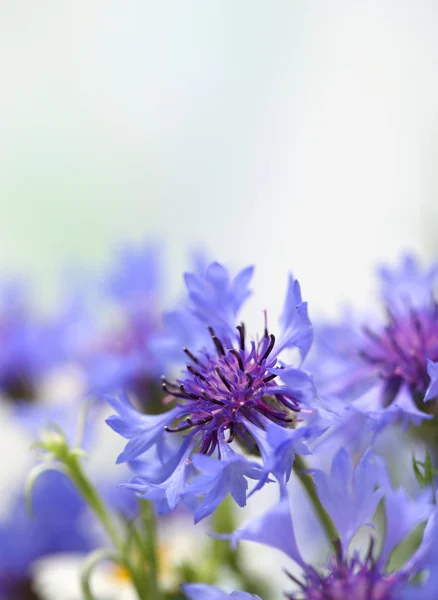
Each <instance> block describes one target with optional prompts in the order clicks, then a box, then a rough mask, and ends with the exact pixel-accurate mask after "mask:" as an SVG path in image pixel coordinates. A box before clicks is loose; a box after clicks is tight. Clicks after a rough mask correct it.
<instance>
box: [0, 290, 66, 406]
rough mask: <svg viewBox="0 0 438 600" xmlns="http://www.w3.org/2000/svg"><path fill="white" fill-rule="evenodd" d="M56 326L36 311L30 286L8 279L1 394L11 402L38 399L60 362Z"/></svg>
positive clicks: (0, 329)
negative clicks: (46, 381) (40, 389)
mask: <svg viewBox="0 0 438 600" xmlns="http://www.w3.org/2000/svg"><path fill="white" fill-rule="evenodd" d="M61 337H62V336H61V332H60V330H59V328H58V327H57V324H56V323H54V322H52V321H50V320H49V319H45V318H43V317H41V316H40V315H37V314H36V312H35V307H34V306H33V305H32V303H31V302H30V292H29V288H28V286H26V285H25V284H24V282H23V281H19V280H9V281H7V282H5V283H3V284H2V286H1V288H0V393H1V395H2V396H3V397H4V398H5V399H7V400H8V401H10V402H14V403H16V402H18V403H25V402H29V401H33V400H35V399H36V398H37V396H38V388H39V386H40V384H41V382H42V381H43V380H44V378H45V377H46V376H47V374H48V373H49V372H50V371H51V370H52V369H54V368H55V366H56V365H58V364H59V362H60V352H59V349H60V344H61Z"/></svg>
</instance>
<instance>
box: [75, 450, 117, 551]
mask: <svg viewBox="0 0 438 600" xmlns="http://www.w3.org/2000/svg"><path fill="white" fill-rule="evenodd" d="M66 467H67V470H68V473H69V475H70V477H71V479H72V480H73V482H74V484H75V485H76V487H77V488H78V490H79V492H80V493H81V494H82V496H83V498H84V500H85V501H86V502H87V504H88V505H89V506H90V507H91V508H92V509H93V511H94V513H95V514H96V516H97V517H98V518H99V520H100V522H101V523H102V525H103V526H104V528H105V531H106V532H107V534H108V536H109V538H110V539H111V541H112V543H113V544H114V547H115V548H117V549H118V550H120V551H121V550H123V544H122V541H121V539H120V537H119V534H118V532H117V530H116V528H115V527H114V525H113V522H112V519H111V517H110V515H109V513H108V511H107V509H106V507H105V505H104V503H103V501H102V499H101V498H100V496H99V494H98V493H97V492H96V490H95V488H94V487H93V485H92V484H91V483H90V482H89V481H88V479H87V477H86V476H85V475H84V473H83V471H82V468H81V466H80V463H79V460H78V458H77V457H75V456H70V457H69V460H68V462H66Z"/></svg>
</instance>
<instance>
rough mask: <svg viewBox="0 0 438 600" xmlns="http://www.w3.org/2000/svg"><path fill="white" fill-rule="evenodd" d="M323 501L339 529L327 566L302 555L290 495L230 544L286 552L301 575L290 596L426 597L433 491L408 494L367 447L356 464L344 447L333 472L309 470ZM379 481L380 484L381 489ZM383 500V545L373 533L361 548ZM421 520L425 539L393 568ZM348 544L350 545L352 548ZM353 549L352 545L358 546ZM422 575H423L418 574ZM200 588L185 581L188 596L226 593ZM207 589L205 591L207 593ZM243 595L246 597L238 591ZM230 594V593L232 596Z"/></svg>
mask: <svg viewBox="0 0 438 600" xmlns="http://www.w3.org/2000/svg"><path fill="white" fill-rule="evenodd" d="M311 473H312V474H313V477H314V479H315V484H316V488H317V491H318V494H319V497H320V500H321V502H322V504H323V506H324V508H325V509H326V510H327V512H328V513H329V515H330V516H331V518H332V520H333V522H334V524H335V525H336V527H337V530H338V532H339V539H338V540H336V541H335V543H334V547H335V550H334V551H333V550H332V552H331V553H330V555H329V557H328V560H327V563H326V565H325V567H321V566H320V567H314V566H312V565H310V564H308V563H307V562H306V561H305V560H304V558H303V557H302V555H301V553H300V550H299V548H298V544H297V539H296V536H295V531H294V525H293V521H292V516H291V512H290V507H289V500H288V498H287V497H283V499H282V500H281V501H280V502H279V504H277V505H276V506H274V507H273V508H271V509H269V510H268V511H267V512H266V513H265V514H264V515H262V516H261V517H258V518H256V519H253V520H252V521H250V522H249V523H247V524H246V525H244V526H243V527H242V528H241V529H239V530H237V531H236V532H235V533H234V534H233V535H232V536H231V538H232V540H233V542H234V543H237V542H238V541H240V540H249V541H253V542H258V543H261V544H265V545H267V546H270V547H273V548H276V549H278V550H280V551H282V552H283V553H285V554H286V555H287V556H288V557H289V558H291V559H292V560H293V561H294V562H295V563H296V565H297V566H298V567H299V569H300V572H301V574H298V575H296V574H295V573H294V574H291V573H288V572H287V574H288V576H289V577H290V579H291V581H292V582H293V583H294V584H295V588H296V590H295V591H292V592H287V593H286V594H285V597H286V598H288V599H289V600H352V599H353V598H354V599H355V600H414V599H415V600H417V599H418V600H420V599H421V598H429V596H426V595H425V594H426V593H427V583H424V582H421V581H419V582H415V579H416V578H417V577H418V576H419V575H421V574H422V573H423V572H424V570H425V569H427V566H428V557H430V548H431V546H433V544H432V542H433V539H435V538H434V535H435V534H436V508H434V507H433V504H432V493H431V490H427V491H425V492H423V493H422V494H420V495H419V496H418V497H417V498H416V499H411V498H409V497H408V496H407V494H406V493H405V491H404V490H402V489H397V490H395V489H393V488H392V487H391V486H390V484H389V483H388V476H387V474H386V470H385V469H384V468H383V465H382V463H381V461H380V459H379V458H378V457H377V456H375V455H373V454H372V453H371V451H368V452H367V453H366V454H365V455H364V456H363V458H362V459H361V460H360V462H359V463H358V465H357V467H356V468H355V469H354V468H353V466H352V463H351V460H350V457H349V455H348V453H347V452H346V450H345V449H342V450H340V451H339V452H338V453H337V455H335V457H334V459H333V462H332V468H331V474H330V476H329V475H328V474H327V473H325V472H323V471H320V470H313V471H311ZM379 486H380V487H379ZM382 499H383V503H384V511H385V533H384V538H383V540H382V542H381V545H380V546H381V547H380V550H377V544H376V543H375V540H374V535H373V534H371V536H370V541H369V544H368V546H367V547H366V548H365V549H363V548H361V549H359V548H358V547H357V546H356V542H355V541H354V540H353V537H354V536H355V534H356V533H357V532H358V530H359V529H360V528H361V527H362V526H365V525H373V523H372V518H373V515H374V513H375V511H376V508H377V505H378V504H379V502H380V501H381V500H382ZM424 523H426V528H425V532H424V535H423V539H422V542H421V543H420V546H419V547H418V548H417V550H416V551H415V552H414V553H413V554H412V556H411V557H410V558H408V559H407V560H405V563H404V564H403V565H402V566H401V567H400V568H399V569H398V570H391V569H389V568H388V563H389V559H390V557H391V555H392V554H393V552H394V550H396V549H397V548H398V547H399V546H400V544H401V543H402V542H403V540H404V539H406V537H407V536H408V535H409V534H410V533H411V532H412V531H414V529H415V528H416V527H418V526H419V525H422V524H424ZM351 546H353V548H351ZM355 546H356V547H355ZM420 579H421V577H420ZM202 587H203V586H202V585H187V586H185V591H186V592H187V594H188V597H189V598H190V599H191V600H198V598H199V599H201V598H212V600H213V599H214V600H225V598H227V597H228V596H227V594H225V593H224V592H221V591H220V590H216V589H215V588H212V587H209V586H205V591H206V594H205V595H204V596H202ZM207 592H208V593H210V596H209V595H208V593H207ZM238 594H240V596H239V595H238V596H236V597H237V598H241V599H242V600H246V599H248V600H249V598H251V597H252V596H251V595H249V594H245V593H243V592H238ZM423 594H424V595H423ZM231 597H233V596H231Z"/></svg>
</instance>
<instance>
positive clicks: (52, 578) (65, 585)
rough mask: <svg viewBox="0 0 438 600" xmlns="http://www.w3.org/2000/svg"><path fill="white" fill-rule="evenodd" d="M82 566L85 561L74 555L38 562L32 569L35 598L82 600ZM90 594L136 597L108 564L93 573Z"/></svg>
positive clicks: (115, 599) (109, 598)
mask: <svg viewBox="0 0 438 600" xmlns="http://www.w3.org/2000/svg"><path fill="white" fill-rule="evenodd" d="M83 564H84V557H83V556H81V555H80V554H73V553H69V554H54V555H52V556H47V557H45V558H43V559H40V560H38V561H37V562H36V563H35V564H34V565H33V567H32V576H33V582H34V583H33V587H34V589H35V590H36V592H37V594H38V598H40V599H41V600H83V597H84V595H83V592H82V589H81V584H80V581H81V579H80V578H81V570H82V567H83ZM92 590H93V594H94V595H95V597H96V598H98V599H102V600H103V599H105V600H136V599H137V594H136V593H135V590H134V588H133V586H132V584H131V582H130V581H129V578H127V576H126V574H125V573H124V571H123V570H122V569H121V568H119V567H117V566H115V565H112V564H108V563H105V564H102V565H100V566H99V567H97V568H96V569H95V571H94V573H93V581H92ZM17 600H19V599H17ZM23 600H30V599H29V598H23Z"/></svg>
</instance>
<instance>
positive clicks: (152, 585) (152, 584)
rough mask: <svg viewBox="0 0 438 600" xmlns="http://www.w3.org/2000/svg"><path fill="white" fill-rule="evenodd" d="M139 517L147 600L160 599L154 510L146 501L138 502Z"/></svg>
mask: <svg viewBox="0 0 438 600" xmlns="http://www.w3.org/2000/svg"><path fill="white" fill-rule="evenodd" d="M140 507H141V515H142V519H143V523H144V528H145V533H146V540H145V546H144V548H145V551H146V559H147V564H148V575H149V577H148V592H149V595H148V598H154V600H160V599H161V593H160V586H159V581H158V569H159V565H158V537H157V519H156V515H155V510H154V507H153V505H152V503H151V502H149V501H148V500H140Z"/></svg>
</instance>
